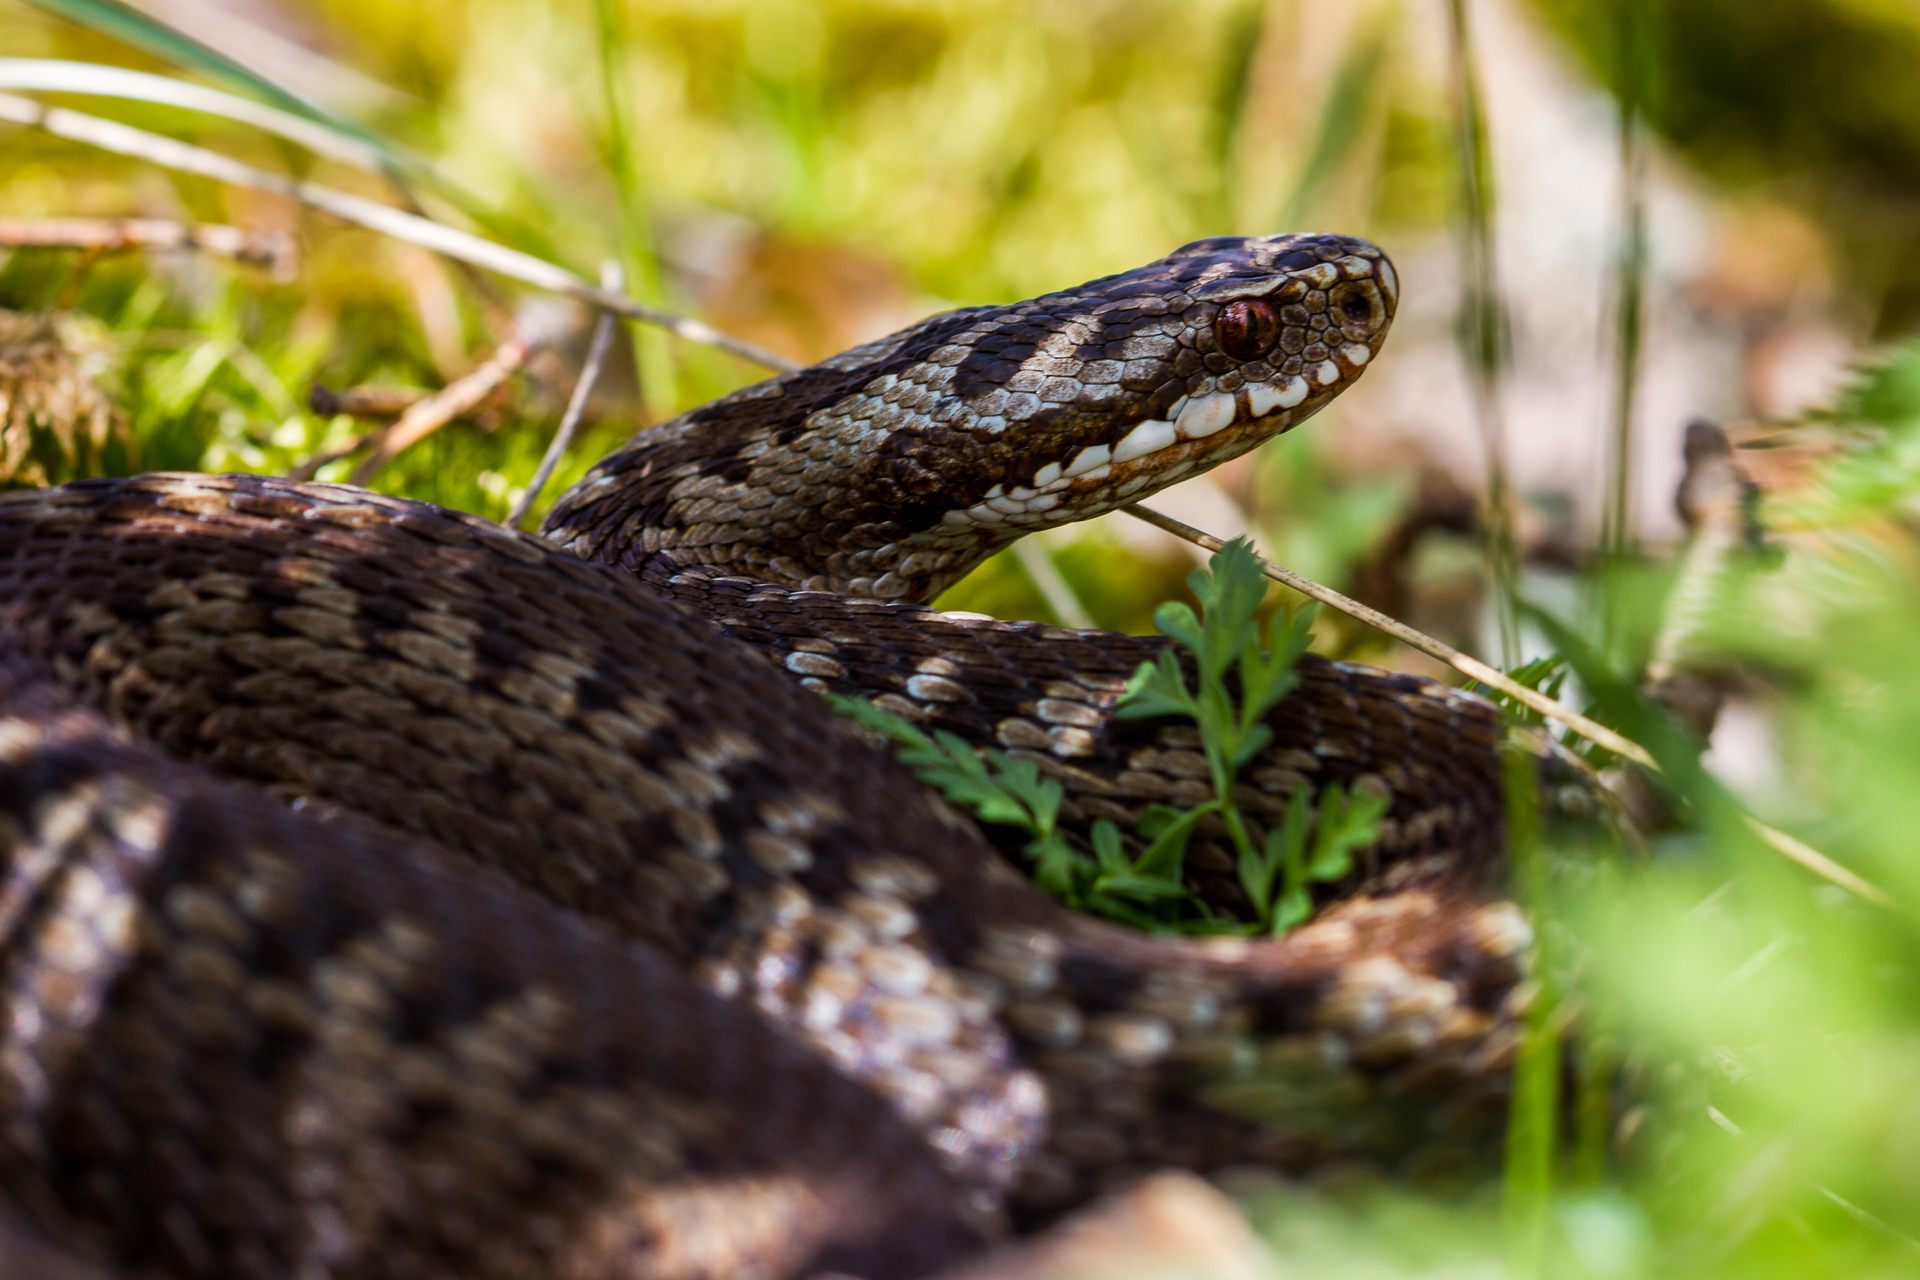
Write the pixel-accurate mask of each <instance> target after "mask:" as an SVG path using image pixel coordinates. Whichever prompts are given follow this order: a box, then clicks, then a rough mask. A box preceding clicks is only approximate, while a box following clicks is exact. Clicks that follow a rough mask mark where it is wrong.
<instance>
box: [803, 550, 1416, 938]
mask: <svg viewBox="0 0 1920 1280" xmlns="http://www.w3.org/2000/svg"><path fill="white" fill-rule="evenodd" d="M1187 582H1188V585H1189V586H1190V587H1191V588H1192V589H1193V593H1194V596H1195V597H1196V598H1197V599H1198V600H1199V601H1200V612H1199V613H1198V614H1196V613H1195V612H1194V611H1193V610H1192V609H1190V608H1188V607H1187V606H1186V605H1184V604H1179V603H1173V602H1169V603H1167V604H1163V605H1161V606H1160V608H1159V609H1158V610H1156V611H1155V613H1154V621H1155V623H1156V624H1157V625H1158V626H1159V628H1160V630H1161V631H1162V632H1163V633H1164V634H1165V635H1167V636H1168V637H1170V638H1172V639H1173V640H1175V641H1178V642H1179V644H1180V646H1181V647H1182V648H1184V649H1185V650H1187V652H1188V653H1189V654H1190V655H1191V656H1192V662H1193V669H1194V680H1193V683H1192V685H1189V683H1188V676H1187V673H1186V671H1185V669H1184V668H1183V665H1182V663H1181V660H1180V655H1179V654H1178V653H1177V652H1175V651H1174V650H1172V649H1169V650H1167V651H1166V652H1165V653H1162V654H1161V655H1160V657H1159V658H1158V659H1157V660H1156V661H1154V662H1149V663H1143V664H1142V665H1141V667H1140V669H1139V670H1138V671H1136V672H1135V673H1134V676H1133V679H1132V680H1131V681H1130V682H1129V683H1128V686H1127V692H1126V693H1125V694H1124V695H1123V696H1122V697H1121V699H1120V702H1119V704H1118V706H1117V708H1116V711H1115V714H1116V715H1118V716H1119V717H1121V718H1122V719H1141V718H1145V717H1149V716H1165V715H1185V716H1188V717H1190V718H1191V719H1192V720H1193V721H1194V723H1195V724H1196V725H1198V726H1199V728H1200V737H1201V742H1202V745H1203V748H1204V750H1205V752H1206V756H1207V763H1208V766H1209V769H1210V771H1211V773H1212V777H1213V784H1214V798H1213V799H1211V800H1209V801H1207V802H1206V803H1204V804H1200V805H1196V806H1195V807H1193V808H1192V809H1188V810H1186V811H1184V812H1182V811H1180V810H1177V809H1172V808H1169V807H1167V806H1165V805H1155V806H1153V807H1152V808H1150V809H1148V810H1147V811H1146V812H1145V813H1144V814H1142V815H1141V817H1140V819H1139V822H1138V823H1137V824H1136V826H1135V834H1136V835H1137V836H1138V837H1139V839H1140V840H1142V841H1143V842H1145V845H1146V847H1145V848H1144V849H1143V850H1142V851H1141V852H1140V853H1139V854H1138V855H1137V856H1132V857H1130V856H1129V855H1128V854H1127V852H1126V848H1125V839H1124V837H1123V836H1122V835H1121V832H1120V829H1119V828H1118V827H1117V826H1115V825H1114V824H1113V823H1111V822H1107V821H1104V820H1103V821H1099V822H1095V823H1094V824H1093V826H1092V828H1091V829H1090V831H1089V833H1088V836H1089V842H1090V843H1091V845H1092V846H1093V852H1092V854H1091V855H1088V854H1087V853H1084V852H1082V851H1081V850H1079V849H1076V848H1074V847H1073V845H1072V844H1070V843H1069V842H1068V841H1067V839H1066V837H1065V836H1064V835H1063V834H1062V833H1061V832H1060V831H1059V830H1058V828H1057V821H1058V817H1059V811H1060V798H1061V788H1060V784H1059V783H1058V782H1055V781H1053V780H1052V779H1050V778H1042V777H1041V776H1040V771H1039V768H1038V766H1037V765H1035V764H1034V762H1033V761H1031V760H1021V759H1015V758H1013V757H1010V756H1008V755H1006V754H1005V753H1004V752H1000V751H996V750H993V749H991V748H989V749H986V750H982V751H978V752H976V751H975V750H974V749H973V748H972V747H970V746H968V745H967V743H966V742H965V741H963V740H962V739H960V738H959V737H957V736H955V735H954V734H951V733H948V732H946V731H944V730H935V731H934V732H933V733H932V734H928V733H926V732H924V731H923V730H921V729H920V728H918V727H917V726H915V725H914V724H912V723H911V722H910V721H907V720H905V719H903V718H902V717H900V716H898V715H895V714H893V713H892V712H890V711H886V710H884V709H882V708H880V707H876V706H874V705H873V704H872V703H869V702H864V701H860V700H858V699H853V698H845V697H840V696H838V695H829V700H830V701H831V702H832V704H833V706H834V708H835V709H836V710H838V711H840V712H842V713H843V714H845V715H848V716H851V717H853V719H855V720H856V721H858V722H859V723H860V724H862V725H864V726H865V727H867V728H869V729H872V730H875V731H877V732H879V733H881V734H884V735H885V736H886V737H887V738H888V739H890V740H891V741H892V742H893V743H894V744H895V747H896V749H897V752H898V754H899V757H900V759H901V760H902V761H903V762H904V763H906V764H907V765H909V766H911V767H912V768H913V769H914V771H915V772H916V773H918V774H919V775H920V778H921V780H922V781H924V782H926V783H927V784H929V785H930V786H933V787H936V788H938V789H939V790H940V792H941V794H943V795H945V796H946V797H947V799H949V800H951V801H953V802H954V803H956V804H961V805H965V806H966V807H967V808H969V809H971V810H973V812H974V814H975V816H977V817H978V818H979V819H980V820H981V821H982V822H986V823H990V824H993V825H997V826H1011V827H1015V828H1017V829H1019V830H1021V831H1024V832H1026V833H1027V835H1028V836H1029V837H1030V839H1029V840H1028V843H1027V845H1026V847H1025V849H1024V852H1025V854H1026V856H1027V857H1028V858H1029V859H1031V860H1032V862H1033V868H1034V870H1033V878H1034V883H1036V884H1037V885H1039V886H1040V888H1041V889H1042V890H1044V891H1045V892H1047V893H1049V894H1051V895H1053V896H1054V897H1056V898H1058V899H1059V900H1061V901H1062V902H1064V903H1066V904H1067V905H1069V906H1072V907H1075V908H1078V909H1080V910H1083V911H1087V912H1090V913H1092V914H1094V915H1100V916H1105V917H1107V918H1109V919H1113V920H1119V921H1121V922H1123V923H1126V924H1131V925H1135V926H1138V927H1140V928H1145V929H1155V930H1172V931H1177V932H1183V933H1275V934H1277V933H1284V932H1285V931H1286V930H1288V929H1290V928H1292V927H1293V926H1294V925H1296V924H1299V923H1300V922H1301V921H1303V920H1305V919H1306V918H1307V916H1308V915H1309V914H1311V913H1312V910H1313V900H1312V896H1311V886H1312V885H1313V884H1315V883H1326V882H1331V881H1335V880H1338V879H1340V878H1341V877H1343V876H1345V875H1346V874H1347V872H1348V871H1350V870H1351V869H1352V866H1353V854H1354V851H1355V850H1358V849H1361V848H1364V847H1366V846H1367V845H1369V844H1371V843H1372V842H1373V841H1374V840H1375V839H1376V838H1377V837H1378V831H1379V821H1380V818H1381V816H1382V815H1383V814H1384V813H1385V812H1386V807H1387V805H1386V799H1385V797H1383V796H1379V795H1376V794H1372V793H1369V792H1361V791H1356V792H1353V793H1351V794H1349V793H1348V792H1347V791H1346V790H1345V789H1344V788H1342V787H1341V786H1340V785H1339V784H1338V783H1335V784H1332V785H1330V786H1328V787H1327V788H1326V789H1325V790H1324V791H1323V792H1322V793H1321V796H1320V798H1319V801H1318V803H1317V804H1316V802H1315V799H1314V797H1313V795H1312V794H1311V793H1309V792H1305V791H1302V792H1300V793H1299V794H1297V795H1295V796H1294V798H1293V801H1292V803H1290V804H1289V805H1288V807H1287V816H1286V820H1285V821H1284V822H1283V823H1282V824H1281V825H1280V826H1279V827H1278V828H1277V829H1275V830H1273V831H1271V832H1269V833H1268V835H1267V838H1266V840H1265V842H1264V843H1263V844H1261V845H1259V846H1256V845H1255V844H1254V842H1253V839H1252V837H1251V836H1250V835H1249V834H1248V832H1247V827H1246V822H1245V819H1244V818H1242V816H1241V814H1240V812H1239V810H1238V809H1237V808H1236V807H1235V806H1234V804H1233V801H1232V796H1233V787H1234V782H1235V779H1236V777H1237V775H1238V773H1239V771H1240V769H1241V768H1242V767H1243V766H1244V765H1245V764H1246V763H1247V761H1248V760H1250V759H1252V757H1253V756H1254V754H1255V753H1256V752H1258V751H1259V750H1260V749H1261V748H1262V747H1264V746H1266V745H1267V744H1268V743H1269V742H1270V741H1272V738H1273V731H1272V729H1270V728H1269V727H1268V726H1267V725H1266V724H1265V722H1264V717H1265V715H1266V713H1267V712H1268V711H1269V710H1271V709H1272V707H1273V705H1274V704H1275V703H1277V702H1279V701H1280V699H1281V698H1283V697H1285V696H1286V695H1287V693H1288V692H1289V691H1290V690H1291V689H1292V688H1293V687H1294V685H1295V684H1296V683H1297V680H1298V677H1297V676H1296V675H1295V674H1294V670H1293V668H1294V664H1295V663H1296V662H1298V661H1299V658H1300V655H1301V653H1303V652H1305V650H1306V645H1307V637H1308V633H1309V630H1310V628H1311V626H1312V622H1313V618H1312V613H1311V612H1310V611H1309V610H1305V609H1302V610H1298V611H1294V612H1292V613H1289V614H1287V615H1286V616H1285V620H1284V623H1282V624H1281V625H1278V626H1275V627H1273V628H1270V629H1269V631H1268V632H1267V633H1266V634H1264V635H1263V634H1262V632H1261V629H1260V627H1259V625H1258V623H1257V622H1256V621H1255V618H1254V614H1255V611H1256V610H1257V609H1258V608H1259V606H1260V601H1261V597H1262V596H1263V595H1264V594H1265V591H1266V582H1265V579H1264V578H1263V577H1262V575H1261V573H1260V566H1259V562H1258V561H1257V560H1256V559H1255V557H1254V555H1253V552H1252V549H1251V548H1250V547H1248V546H1247V544H1246V543H1245V542H1244V541H1240V540H1236V541H1234V542H1231V543H1229V544H1228V545H1227V546H1226V548H1225V549H1223V550H1222V551H1221V552H1220V553H1219V554H1218V555H1216V556H1214V558H1213V561H1212V564H1211V565H1210V567H1209V568H1208V569H1201V570H1196V571H1195V572H1194V573H1193V574H1192V576H1190V577H1189V578H1188V580H1187ZM1216 814H1217V815H1218V816H1219V817H1220V819H1221V822H1222V823H1223V825H1224V826H1225V827H1226V829H1227V832H1228V837H1229V839H1231V840H1232V842H1233V845H1234V848H1235V850H1236V852H1237V853H1238V854H1239V876H1240V884H1241V887H1242V888H1243V889H1244V890H1245V891H1246V894H1247V900H1248V901H1249V902H1250V903H1251V904H1252V906H1253V909H1254V913H1255V919H1254V920H1252V921H1251V922H1248V921H1244V920H1236V919H1231V918H1227V917H1223V916H1221V915H1220V914H1218V913H1217V912H1215V911H1214V910H1213V909H1212V908H1210V907H1209V906H1208V905H1207V904H1206V903H1205V902H1203V901H1201V900H1200V899H1199V898H1197V897H1195V896H1194V895H1193V893H1192V892H1191V891H1189V890H1188V889H1187V887H1186V885H1185V883H1184V880H1183V877H1182V869H1183V865H1184V862H1185V859H1186V851H1187V843H1188V841H1189V840H1190V839H1191V838H1192V835H1193V831H1194V828H1195V826H1197V825H1198V823H1199V822H1200V820H1201V819H1202V818H1205V817H1207V816H1209V815H1216Z"/></svg>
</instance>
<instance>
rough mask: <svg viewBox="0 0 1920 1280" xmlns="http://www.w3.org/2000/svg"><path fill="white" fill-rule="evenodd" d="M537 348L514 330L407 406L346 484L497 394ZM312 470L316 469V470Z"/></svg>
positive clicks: (376, 470)
mask: <svg viewBox="0 0 1920 1280" xmlns="http://www.w3.org/2000/svg"><path fill="white" fill-rule="evenodd" d="M540 345H541V344H540V341H539V340H538V339H536V338H535V337H533V336H531V335H529V334H528V333H526V332H524V331H516V332H515V333H513V334H512V335H511V336H509V337H508V338H507V340H506V341H505V342H503V343H501V344H500V345H499V346H498V347H497V348H495V350H494V353H493V354H492V355H491V356H488V357H487V359H486V360H484V361H483V362H481V364H480V365H479V367H478V368H476V369H474V371H473V372H472V373H469V374H467V375H466V376H464V377H462V378H457V379H455V380H454V381H452V382H449V383H448V384H447V385H446V386H444V387H442V388H440V390H438V391H436V392H434V393H433V394H432V395H430V396H428V397H426V398H425V399H424V400H418V401H415V402H414V403H413V404H412V405H409V406H408V408H407V411H406V412H405V413H403V414H401V415H400V420H399V421H398V422H395V423H394V424H393V425H392V426H391V427H388V428H387V429H386V430H384V431H381V432H379V433H377V436H376V438H375V439H374V441H373V452H372V453H370V454H368V455H367V456H366V458H364V459H363V460H362V461H361V463H360V465H359V466H357V467H355V468H354V469H353V474H352V475H351V476H349V477H347V483H348V484H358V485H364V484H366V483H367V482H368V481H370V480H372V479H373V478H374V477H375V476H376V475H378V474H380V470H381V468H383V467H385V466H386V465H387V463H389V462H391V461H393V459H394V458H396V457H398V456H399V455H400V454H402V453H405V452H406V451H407V450H408V449H411V448H412V447H413V446H414V445H416V444H419V443H420V442H421V441H422V440H425V439H426V438H427V437H428V436H430V435H432V434H433V433H434V432H436V431H438V430H439V429H440V428H442V427H444V426H446V425H447V424H448V423H449V422H452V421H453V420H454V419H455V418H457V417H459V416H460V415H462V414H465V413H471V412H473V410H474V409H475V408H477V407H478V406H479V405H480V403H481V402H482V401H484V400H485V399H486V398H487V397H488V396H491V395H492V394H493V393H494V392H496V391H498V390H499V389H500V387H501V386H502V385H503V384H504V383H505V382H506V380H507V379H508V378H510V377H512V376H513V374H514V371H515V370H517V369H519V368H520V366H522V365H524V364H525V363H526V362H527V357H528V356H529V355H531V354H533V352H534V350H535V349H536V348H537V347H539V346H540ZM349 452H351V449H349ZM339 456H345V455H344V454H342V455H339ZM320 465H322V466H324V465H326V464H325V463H322V464H320ZM315 469H316V470H318V468H315Z"/></svg>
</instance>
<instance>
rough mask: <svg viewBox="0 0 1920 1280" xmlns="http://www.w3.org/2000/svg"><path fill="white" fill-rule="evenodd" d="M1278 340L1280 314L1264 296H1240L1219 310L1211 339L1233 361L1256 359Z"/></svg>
mask: <svg viewBox="0 0 1920 1280" xmlns="http://www.w3.org/2000/svg"><path fill="white" fill-rule="evenodd" d="M1279 339H1280V317H1279V316H1277V315H1275V314H1274V311H1273V305H1272V304H1271V303H1269V302H1267V301H1266V300H1265V299H1264V298H1243V299H1241V300H1240V301H1238V302H1229V303H1228V304H1227V305H1226V306H1224V307H1222V308H1221V309H1220V315H1219V316H1218V317H1217V318H1216V319H1215V320H1214V322H1213V340H1214V341H1215V342H1216V343H1217V344H1219V347H1220V350H1222V351H1224V352H1226V353H1227V354H1228V355H1229V356H1232V357H1233V358H1234V359H1235V360H1257V359H1259V358H1260V357H1261V356H1262V355H1263V354H1265V353H1266V352H1267V351H1269V350H1271V349H1272V348H1273V344H1274V343H1275V342H1277V341H1279Z"/></svg>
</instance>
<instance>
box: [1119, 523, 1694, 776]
mask: <svg viewBox="0 0 1920 1280" xmlns="http://www.w3.org/2000/svg"><path fill="white" fill-rule="evenodd" d="M1120 509H1121V510H1122V511H1124V512H1126V513H1127V514H1128V515H1130V516H1133V517H1135V518H1136V519H1140V520H1145V521H1146V522H1147V523H1148V524H1150V525H1153V526H1154V527H1156V528H1159V529H1165V530H1166V531H1167V532H1168V533H1171V534H1173V535H1174V536H1175V537H1177V538H1184V539H1186V540H1187V541H1188V542H1191V543H1193V544H1194V545H1195V546H1197V547H1205V548H1206V549H1207V550H1208V551H1218V550H1219V549H1220V548H1222V547H1224V546H1226V545H1227V544H1226V543H1225V542H1223V541H1221V540H1220V539H1219V538H1216V537H1214V536H1213V535H1212V534H1210V533H1203V532H1201V531H1200V530H1199V529H1196V528H1194V527H1193V526H1192V525H1190V524H1182V523H1181V522H1180V521H1178V520H1175V519H1173V518H1172V517H1171V516H1163V515H1161V514H1160V513H1159V512H1158V511H1154V510H1152V509H1150V508H1148V507H1143V506H1140V505H1139V504H1138V503H1134V504H1132V505H1129V506H1124V507H1122V508H1120ZM1260 567H1261V569H1262V570H1264V571H1265V573H1266V575H1267V576H1268V577H1269V578H1272V579H1273V580H1274V581H1275V582H1278V583H1282V584H1283V585H1285V586H1289V587H1292V588H1293V589H1294V590H1295V591H1298V592H1299V593H1300V594H1302V595H1305V596H1311V597H1312V598H1313V599H1315V600H1318V601H1320V602H1321V603H1322V604H1325V605H1328V606H1330V607H1332V608H1335V609H1338V610H1339V611H1340V612H1341V613H1344V614H1346V615H1347V616H1348V617H1350V618H1355V619H1358V620H1359V621H1361V622H1364V623H1366V624H1367V625H1368V626H1370V627H1373V628H1374V629H1376V630H1379V631H1384V632H1386V633H1387V634H1388V635H1390V636H1392V637H1393V638H1394V639H1395V640H1398V641H1400V642H1401V643H1402V644H1407V645H1411V646H1412V647H1413V648H1415V649H1418V650H1419V651H1420V652H1422V653H1424V654H1426V655H1427V656H1429V657H1433V658H1438V659H1439V660H1440V661H1442V662H1444V663H1446V664H1447V665H1448V666H1450V667H1452V668H1453V669H1454V670H1455V671H1458V672H1460V673H1461V674H1462V675H1465V676H1470V677H1472V678H1473V679H1475V680H1478V681H1479V682H1480V683H1481V684H1484V685H1488V686H1490V687H1492V688H1495V689H1498V690H1499V691H1500V692H1502V693H1504V694H1506V695H1507V696H1508V697H1509V698H1512V699H1514V700H1515V701H1517V702H1522V703H1525V704H1526V705H1527V706H1529V707H1532V708H1533V709H1534V710H1535V711H1538V712H1539V713H1540V714H1541V715H1543V716H1546V717H1547V718H1548V719H1550V720H1558V721H1559V722H1560V723H1561V724H1564V725H1566V726H1567V727H1568V728H1569V729H1572V730H1573V731H1574V732H1575V733H1577V734H1579V735H1580V736H1581V737H1583V738H1586V739H1588V740H1589V741H1592V742H1597V743H1599V744H1600V745H1601V746H1603V747H1605V748H1606V749H1607V750H1609V751H1611V752H1613V753H1614V754H1615V755H1617V756H1623V757H1625V758H1626V759H1628V760H1631V761H1633V762H1634V763H1635V764H1638V765H1644V766H1645V767H1647V768H1649V769H1654V770H1658V769H1659V768H1660V766H1659V765H1658V764H1656V763H1655V762H1654V759H1653V757H1652V756H1651V755H1650V754H1648V752H1647V749H1646V748H1645V747H1643V746H1641V745H1640V744H1639V743H1637V742H1633V741H1630V740H1629V739H1627V738H1624V737H1622V736H1621V735H1619V734H1617V733H1615V732H1614V731H1613V730H1611V729H1609V728H1607V727H1606V726H1605V725H1603V724H1597V723H1595V722H1594V721H1592V720H1589V719H1588V718H1587V717H1585V716H1583V715H1581V714H1580V713H1579V712H1578V711H1575V710H1574V709H1573V708H1572V707H1569V706H1567V705H1566V704H1565V703H1561V702H1556V701H1554V700H1553V699H1552V698H1549V697H1548V696H1547V695H1546V694H1544V693H1541V692H1540V691H1539V690H1537V689H1529V688H1527V687H1526V686H1525V685H1523V684H1521V683H1519V682H1518V681H1516V680H1514V679H1513V678H1512V677H1510V676H1508V675H1506V674H1505V673H1503V672H1500V671H1496V670H1495V669H1494V668H1492V667H1490V666H1488V665H1487V664H1486V663H1484V662H1482V661H1480V660H1479V659H1478V658H1470V657H1468V656H1467V655H1466V654H1464V653H1461V652H1460V651H1459V650H1458V649H1456V648H1454V647H1453V646H1452V645H1449V644H1443V643H1441V642H1440V641H1438V640H1436V639H1434V638H1433V637H1432V636H1430V635H1428V634H1426V633H1425V632H1424V631H1416V630H1414V629H1413V628H1412V627H1410V626H1408V625H1407V624H1406V623H1404V622H1401V621H1399V620H1398V619H1395V618H1389V617H1388V616H1387V615H1386V614H1384V613H1381V612H1380V611H1379V610H1378V609H1369V608H1368V607H1367V606H1366V605H1364V604H1361V603H1360V602H1359V601H1358V600H1355V599H1353V598H1352V597H1351V596H1343V595H1341V594H1340V593H1339V592H1338V591H1335V590H1334V589H1333V588H1332V587H1323V586H1321V585H1320V584H1319V583H1317V582H1315V581H1314V580H1313V579H1312V578H1308V577H1305V576H1303V575H1301V574H1298V573H1295V572H1294V571H1293V570H1291V569H1283V568H1281V567H1280V566H1279V565H1277V564H1274V563H1273V562H1272V561H1270V560H1262V561H1260Z"/></svg>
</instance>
